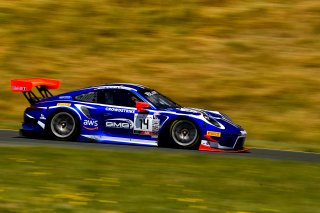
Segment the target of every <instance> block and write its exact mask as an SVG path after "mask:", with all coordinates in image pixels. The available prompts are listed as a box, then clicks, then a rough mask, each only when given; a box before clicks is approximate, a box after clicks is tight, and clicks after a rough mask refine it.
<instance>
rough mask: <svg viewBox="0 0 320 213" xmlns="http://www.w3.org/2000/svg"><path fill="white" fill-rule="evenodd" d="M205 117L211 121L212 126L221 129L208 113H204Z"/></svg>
mask: <svg viewBox="0 0 320 213" xmlns="http://www.w3.org/2000/svg"><path fill="white" fill-rule="evenodd" d="M203 117H204V118H205V119H206V120H207V121H209V122H210V123H211V124H212V125H214V126H216V127H220V124H219V123H218V122H217V121H216V120H215V119H214V118H212V117H211V116H209V115H207V114H206V113H203Z"/></svg>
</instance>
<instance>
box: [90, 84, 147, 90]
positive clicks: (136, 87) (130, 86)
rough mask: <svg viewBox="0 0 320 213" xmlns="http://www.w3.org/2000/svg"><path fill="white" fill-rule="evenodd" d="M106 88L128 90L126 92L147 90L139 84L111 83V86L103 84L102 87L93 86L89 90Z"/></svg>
mask: <svg viewBox="0 0 320 213" xmlns="http://www.w3.org/2000/svg"><path fill="white" fill-rule="evenodd" d="M108 87H119V88H121V87H123V89H128V90H135V91H137V90H140V89H147V88H148V87H145V86H143V85H139V84H131V83H112V84H103V85H99V86H94V87H91V88H99V89H100V88H108Z"/></svg>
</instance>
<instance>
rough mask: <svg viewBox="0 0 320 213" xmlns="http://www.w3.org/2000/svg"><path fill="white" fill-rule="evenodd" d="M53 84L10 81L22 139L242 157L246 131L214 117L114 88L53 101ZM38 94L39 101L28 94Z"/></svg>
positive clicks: (139, 89)
mask: <svg viewBox="0 0 320 213" xmlns="http://www.w3.org/2000/svg"><path fill="white" fill-rule="evenodd" d="M59 86H60V82H59V81H58V80H53V79H45V78H28V79H16V80H12V81H11V89H12V91H13V92H22V93H23V94H24V96H25V97H26V98H27V100H28V101H29V102H30V104H31V106H30V107H28V108H27V109H26V110H25V112H24V121H23V124H22V129H21V130H20V132H21V134H22V135H24V136H36V135H44V136H47V137H49V138H52V139H57V140H76V141H88V142H103V143H117V144H134V145H144V146H166V147H177V148H184V149H199V150H206V151H216V152H220V151H237V152H242V151H247V150H248V149H245V148H244V142H245V139H246V135H247V133H246V131H245V130H244V129H243V128H241V127H240V126H239V125H237V124H235V123H234V122H232V121H231V119H230V118H229V117H228V116H226V115H225V114H222V113H220V112H217V111H210V110H203V109H195V108H185V107H182V106H180V105H179V104H177V103H175V102H174V101H172V100H170V99H169V98H167V97H166V96H164V95H162V94H160V93H159V92H157V91H155V90H153V89H150V88H148V87H145V86H141V85H136V84H127V83H115V84H107V85H100V86H94V87H88V88H84V89H79V90H75V91H71V92H67V93H64V94H60V95H56V96H53V95H52V94H51V93H50V91H49V89H57V88H59ZM34 87H35V88H37V90H38V92H39V94H40V98H39V97H38V96H37V95H35V93H34V92H33V91H32V89H33V88H34Z"/></svg>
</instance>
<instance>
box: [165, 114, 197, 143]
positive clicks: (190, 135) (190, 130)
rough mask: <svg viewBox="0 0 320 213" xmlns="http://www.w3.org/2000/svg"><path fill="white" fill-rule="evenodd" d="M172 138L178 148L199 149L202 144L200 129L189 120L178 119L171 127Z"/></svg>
mask: <svg viewBox="0 0 320 213" xmlns="http://www.w3.org/2000/svg"><path fill="white" fill-rule="evenodd" d="M170 138H171V140H172V141H173V143H174V145H175V146H176V147H178V148H184V149H197V148H198V147H199V144H200V137H199V130H198V128H197V126H196V125H195V124H194V123H193V122H192V121H189V120H176V121H174V122H173V123H172V124H171V127H170Z"/></svg>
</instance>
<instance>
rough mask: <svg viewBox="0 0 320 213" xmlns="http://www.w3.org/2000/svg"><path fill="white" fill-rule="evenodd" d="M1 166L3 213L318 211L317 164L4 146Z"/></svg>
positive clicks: (0, 153) (0, 205)
mask: <svg viewBox="0 0 320 213" xmlns="http://www.w3.org/2000/svg"><path fill="white" fill-rule="evenodd" d="M168 162H170V163H168ZM0 165H1V167H0V172H1V174H3V175H2V176H1V178H0V212H4V213H5V212H7V213H21V212H35V213H37V212H39V213H43V212H46V213H51V212H66V213H69V212H70V213H71V212H77V213H78V212H90V213H91V212H94V213H121V212H155V213H157V212H159V213H163V212H183V213H191V212H197V213H200V212H216V213H260V212H261V213H278V212H285V213H301V212H304V213H315V212H319V199H320V194H319V189H320V185H319V175H320V164H319V163H316V162H314V163H312V162H311V163H310V162H299V161H282V160H266V159H254V158H246V157H238V156H237V157H232V156H229V157H228V156H217V155H207V154H205V153H203V155H202V154H200V153H187V152H171V153H170V152H167V151H162V150H156V149H150V150H148V151H147V150H143V151H138V150H135V151H134V152H132V151H128V150H127V151H126V150H113V149H112V148H111V149H108V150H97V149H90V148H88V147H86V148H85V149H83V148H62V147H60V148H59V147H23V146H22V147H17V146H16V147H13V146H12V147H9V146H7V147H3V146H1V149H0Z"/></svg>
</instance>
